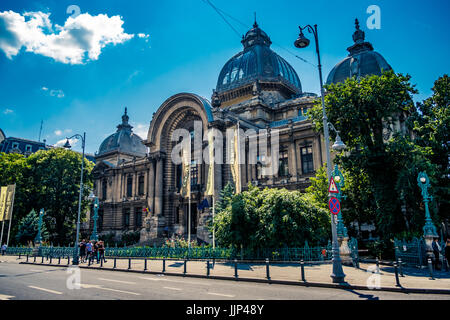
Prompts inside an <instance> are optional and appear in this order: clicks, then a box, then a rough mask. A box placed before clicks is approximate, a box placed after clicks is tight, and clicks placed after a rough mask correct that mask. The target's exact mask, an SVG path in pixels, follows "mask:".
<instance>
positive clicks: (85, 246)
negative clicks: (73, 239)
mask: <svg viewBox="0 0 450 320" xmlns="http://www.w3.org/2000/svg"><path fill="white" fill-rule="evenodd" d="M79 247H80V263H86V262H87V263H88V264H89V265H91V264H93V262H94V259H95V260H96V261H97V263H100V261H102V260H103V262H106V259H105V243H104V242H103V241H101V240H99V241H94V240H90V241H86V240H85V239H84V240H82V241H81V242H80V244H79Z"/></svg>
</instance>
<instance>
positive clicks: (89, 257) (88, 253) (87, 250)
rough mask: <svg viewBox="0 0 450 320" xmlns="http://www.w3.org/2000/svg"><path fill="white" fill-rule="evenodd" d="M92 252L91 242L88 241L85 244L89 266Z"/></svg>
mask: <svg viewBox="0 0 450 320" xmlns="http://www.w3.org/2000/svg"><path fill="white" fill-rule="evenodd" d="M92 250H93V245H92V241H89V242H87V243H86V259H87V260H88V263H89V264H91V262H92V258H93V256H92Z"/></svg>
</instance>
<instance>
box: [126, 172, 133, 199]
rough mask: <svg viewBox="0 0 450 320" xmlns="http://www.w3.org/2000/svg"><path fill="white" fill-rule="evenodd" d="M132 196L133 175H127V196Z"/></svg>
mask: <svg viewBox="0 0 450 320" xmlns="http://www.w3.org/2000/svg"><path fill="white" fill-rule="evenodd" d="M132 196H133V177H132V176H129V177H128V178H127V197H132Z"/></svg>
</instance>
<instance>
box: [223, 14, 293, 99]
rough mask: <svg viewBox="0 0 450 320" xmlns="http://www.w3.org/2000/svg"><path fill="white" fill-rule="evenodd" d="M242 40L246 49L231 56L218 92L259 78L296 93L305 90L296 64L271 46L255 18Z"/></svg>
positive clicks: (224, 69)
mask: <svg viewBox="0 0 450 320" xmlns="http://www.w3.org/2000/svg"><path fill="white" fill-rule="evenodd" d="M241 42H242V44H243V45H244V50H243V51H242V52H240V53H238V54H237V55H235V56H234V57H233V58H231V59H230V60H229V61H228V62H227V63H226V64H225V66H224V67H223V69H222V71H221V72H220V75H219V79H218V81H217V89H216V91H217V92H218V93H219V94H221V93H223V92H225V91H228V90H233V89H235V88H238V87H241V86H243V85H247V84H251V83H254V82H256V81H257V80H260V81H264V82H281V83H283V84H284V85H286V86H287V87H288V88H289V89H291V91H293V92H294V93H296V94H299V93H301V92H302V85H301V83H300V79H299V77H298V75H297V73H296V72H295V70H294V68H292V66H291V65H290V64H289V63H287V62H286V60H284V59H283V58H281V57H280V56H279V55H278V54H276V53H275V52H274V51H272V50H271V49H270V45H271V44H272V41H270V38H269V36H268V35H267V34H266V33H265V32H264V31H263V30H261V29H260V28H259V26H258V24H257V23H256V22H255V24H254V25H253V29H251V30H250V31H248V32H247V34H246V35H245V36H244V37H243V39H242V41H241Z"/></svg>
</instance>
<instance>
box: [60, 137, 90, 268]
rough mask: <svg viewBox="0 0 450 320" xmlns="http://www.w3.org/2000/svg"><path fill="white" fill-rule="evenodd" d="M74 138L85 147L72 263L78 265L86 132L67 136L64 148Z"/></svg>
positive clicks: (67, 146) (68, 145)
mask: <svg viewBox="0 0 450 320" xmlns="http://www.w3.org/2000/svg"><path fill="white" fill-rule="evenodd" d="M72 138H79V139H81V142H82V147H83V155H82V157H81V177H80V195H79V198H78V217H77V234H76V240H75V245H74V249H73V259H72V264H73V265H78V257H79V248H78V243H79V241H80V239H79V236H80V235H79V233H80V215H81V197H82V195H83V172H84V148H85V145H86V144H85V142H86V132H85V133H84V134H83V135H80V134H75V135H73V136H72V137H70V138H67V141H66V144H65V145H64V148H66V149H70V148H71V146H70V142H69V140H70V139H72Z"/></svg>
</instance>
